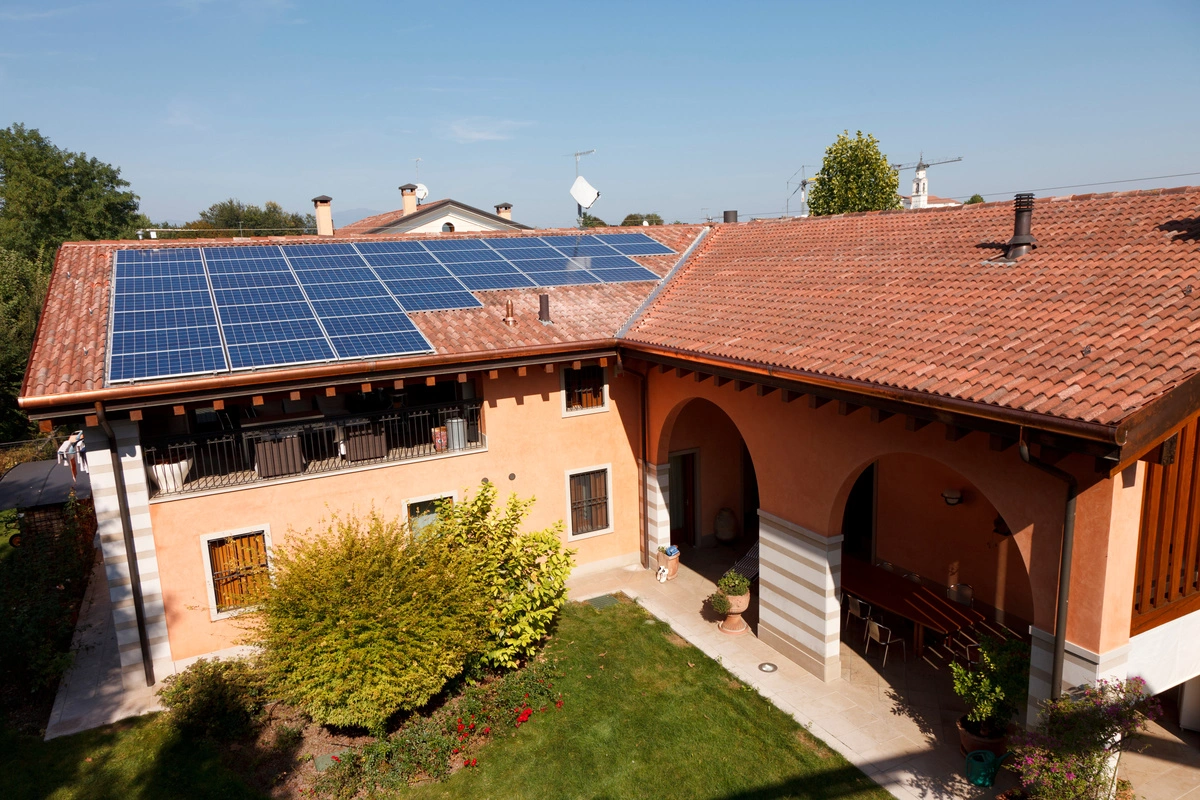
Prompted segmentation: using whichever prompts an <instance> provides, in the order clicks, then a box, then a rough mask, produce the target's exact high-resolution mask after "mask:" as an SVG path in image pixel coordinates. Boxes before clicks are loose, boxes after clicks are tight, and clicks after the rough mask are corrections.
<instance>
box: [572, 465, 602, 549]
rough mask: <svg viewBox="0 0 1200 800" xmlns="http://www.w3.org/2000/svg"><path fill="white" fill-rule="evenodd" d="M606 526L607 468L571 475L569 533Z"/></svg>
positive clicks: (580, 533)
mask: <svg viewBox="0 0 1200 800" xmlns="http://www.w3.org/2000/svg"><path fill="white" fill-rule="evenodd" d="M607 527H608V470H607V469H598V470H595V471H594V472H581V473H579V474H578V475H572V476H571V535H572V536H580V535H582V534H585V533H592V532H593V531H602V530H604V529H605V528H607Z"/></svg>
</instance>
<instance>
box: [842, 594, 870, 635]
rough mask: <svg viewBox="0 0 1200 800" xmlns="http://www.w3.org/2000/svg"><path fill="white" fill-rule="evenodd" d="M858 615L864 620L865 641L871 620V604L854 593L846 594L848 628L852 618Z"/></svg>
mask: <svg viewBox="0 0 1200 800" xmlns="http://www.w3.org/2000/svg"><path fill="white" fill-rule="evenodd" d="M851 617H858V618H859V619H860V620H862V621H863V641H864V642H865V641H866V640H867V625H868V624H869V623H870V622H871V606H870V604H868V603H864V602H863V601H862V600H859V599H858V598H857V597H855V596H854V595H852V594H848V595H846V629H847V630H849V628H850V618H851Z"/></svg>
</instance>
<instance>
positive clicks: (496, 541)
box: [435, 483, 575, 668]
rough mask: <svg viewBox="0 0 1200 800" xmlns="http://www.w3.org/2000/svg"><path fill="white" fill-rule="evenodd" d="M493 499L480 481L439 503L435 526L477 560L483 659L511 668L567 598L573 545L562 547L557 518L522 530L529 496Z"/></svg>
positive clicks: (539, 637) (490, 489)
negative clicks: (484, 610) (484, 606)
mask: <svg viewBox="0 0 1200 800" xmlns="http://www.w3.org/2000/svg"><path fill="white" fill-rule="evenodd" d="M495 503H496V487H494V486H493V485H491V484H490V483H484V484H481V485H480V487H479V490H478V492H476V494H475V496H474V497H470V498H467V499H466V500H464V501H463V502H461V503H457V504H454V505H451V504H449V503H447V504H444V505H443V506H442V507H441V508H439V510H438V522H437V523H436V528H435V530H437V531H438V532H439V533H441V534H442V535H445V536H447V537H449V538H450V539H451V540H453V541H454V542H455V543H456V544H457V545H458V546H459V547H461V548H463V549H464V550H465V551H467V552H468V553H470V555H469V559H470V560H471V561H473V562H476V563H478V564H479V568H480V570H481V571H480V575H479V577H480V579H481V581H482V582H483V591H484V593H485V595H486V600H487V603H488V605H489V614H488V617H487V640H488V647H487V650H486V651H485V652H484V653H483V663H484V664H486V665H488V666H491V667H505V668H512V667H515V666H517V665H518V664H520V663H521V661H523V660H524V659H526V658H528V657H529V656H531V655H532V654H533V653H534V651H535V649H536V648H537V646H538V644H539V643H541V641H542V640H543V639H545V638H546V634H547V633H549V631H550V626H551V625H552V624H553V623H554V619H555V618H556V617H557V615H558V612H559V611H561V610H562V607H563V605H564V604H565V603H566V601H567V587H566V582H567V577H568V576H569V575H570V574H571V567H572V565H573V561H572V558H571V557H572V556H573V555H574V553H575V551H574V550H564V549H563V546H562V542H561V538H560V537H561V535H562V523H561V522H560V523H558V524H557V525H555V526H553V527H550V528H547V529H545V530H541V531H535V532H532V533H521V523H522V522H523V521H524V519H525V516H526V514H528V512H529V507H530V506H531V505H533V500H532V499H530V500H521V499H519V498H518V497H517V496H516V495H511V496H510V497H509V498H508V502H507V503H506V504H505V505H504V507H503V508H502V509H497V508H495Z"/></svg>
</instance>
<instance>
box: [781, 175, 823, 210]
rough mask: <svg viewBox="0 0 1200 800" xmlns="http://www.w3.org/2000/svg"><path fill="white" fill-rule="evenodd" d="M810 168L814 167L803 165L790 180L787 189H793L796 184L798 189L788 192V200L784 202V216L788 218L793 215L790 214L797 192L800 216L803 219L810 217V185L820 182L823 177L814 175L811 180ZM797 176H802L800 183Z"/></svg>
mask: <svg viewBox="0 0 1200 800" xmlns="http://www.w3.org/2000/svg"><path fill="white" fill-rule="evenodd" d="M809 167H812V165H811V164H801V165H800V169H798V170H796V171H795V172H793V173H792V177H790V178H788V180H787V188H789V189H792V184H793V183H795V184H796V188H795V189H792V190H791V191H790V192H788V196H787V198H785V199H784V201H783V216H784V217H788V216H790V215H791V213H790V212H791V202H792V198H793V197H794V196H795V195H796V192H799V193H800V216H802V217H807V216H808V185H809V184H810V183H812V182H813V181H816V180H819V179H820V177H821V176H820V175H813V176H812V177H811V178H810V177H808V171H807V170H808V168H809ZM812 168H813V169H817V168H816V167H812ZM801 173H803V174H801ZM797 175H800V180H799V181H796V180H795V178H796V176H797Z"/></svg>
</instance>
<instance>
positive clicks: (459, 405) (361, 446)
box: [142, 400, 487, 498]
mask: <svg viewBox="0 0 1200 800" xmlns="http://www.w3.org/2000/svg"><path fill="white" fill-rule="evenodd" d="M480 407H481V404H480V402H479V401H478V400H462V401H457V402H453V403H443V404H439V405H432V406H421V407H416V408H404V409H396V410H388V411H380V412H373V413H362V414H355V415H353V416H345V417H336V418H334V417H328V416H325V415H323V414H321V413H320V412H317V411H315V410H314V411H313V412H311V413H305V414H302V415H296V414H291V415H280V416H285V417H287V419H280V418H279V417H274V418H262V419H244V420H241V421H240V424H239V425H237V427H236V429H234V424H233V423H230V422H228V421H226V422H225V427H227V428H230V429H229V430H224V431H221V432H218V433H208V434H188V435H172V436H163V437H157V438H147V439H146V440H145V441H144V442H143V443H142V445H143V447H142V450H143V458H144V459H145V463H146V475H147V478H148V480H149V488H150V497H151V498H160V497H170V496H175V495H181V494H189V493H193V492H208V491H213V490H219V489H227V488H230V487H236V486H245V485H249V484H255V483H262V482H264V481H272V480H278V479H282V478H292V477H298V476H307V475H316V474H320V473H326V472H342V471H345V470H348V469H356V468H359V467H364V466H372V465H376V464H390V463H399V462H404V461H412V460H414V459H420V458H428V457H431V456H443V455H454V454H457V453H466V452H470V451H472V450H483V449H485V448H486V447H487V437H486V436H485V435H484V433H483V432H482V431H481V430H480V424H479V423H480Z"/></svg>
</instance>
